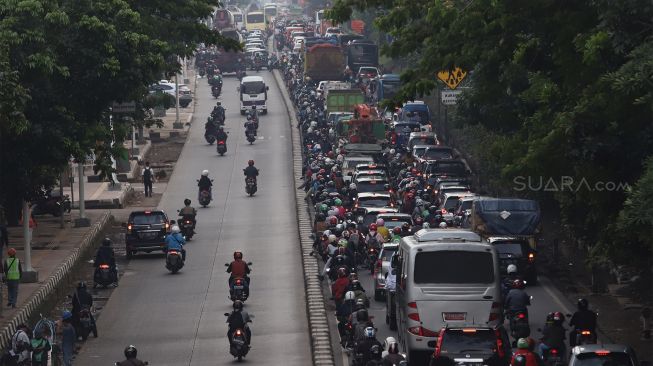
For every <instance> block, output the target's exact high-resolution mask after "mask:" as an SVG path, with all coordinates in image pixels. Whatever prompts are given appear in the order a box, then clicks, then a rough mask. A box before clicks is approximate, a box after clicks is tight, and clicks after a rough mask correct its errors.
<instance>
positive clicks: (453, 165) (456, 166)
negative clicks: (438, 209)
mask: <svg viewBox="0 0 653 366" xmlns="http://www.w3.org/2000/svg"><path fill="white" fill-rule="evenodd" d="M421 170H422V173H424V175H425V176H426V177H427V178H429V177H433V176H435V177H459V178H465V179H468V178H469V176H470V175H471V171H470V170H469V168H468V167H467V164H466V163H465V162H464V161H463V160H460V159H443V160H433V161H426V162H425V163H424V165H423V166H422V167H421ZM428 184H429V185H431V182H428Z"/></svg>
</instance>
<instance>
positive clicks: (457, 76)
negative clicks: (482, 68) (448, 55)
mask: <svg viewBox="0 0 653 366" xmlns="http://www.w3.org/2000/svg"><path fill="white" fill-rule="evenodd" d="M465 76H467V71H463V69H461V68H460V67H456V68H455V69H453V70H442V71H440V72H438V79H440V80H442V81H443V82H444V83H445V84H447V86H448V87H449V89H456V88H457V87H458V85H459V84H460V82H461V81H463V79H465Z"/></svg>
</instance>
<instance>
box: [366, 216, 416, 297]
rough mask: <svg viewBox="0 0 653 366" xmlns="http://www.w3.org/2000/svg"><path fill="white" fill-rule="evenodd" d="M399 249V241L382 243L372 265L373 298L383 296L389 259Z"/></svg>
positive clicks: (388, 269)
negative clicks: (373, 265) (376, 258)
mask: <svg viewBox="0 0 653 366" xmlns="http://www.w3.org/2000/svg"><path fill="white" fill-rule="evenodd" d="M409 216H410V215H409ZM397 249H399V243H394V242H393V243H384V244H383V247H381V251H380V252H379V259H378V260H377V262H376V264H375V267H374V300H376V301H382V300H383V299H384V298H385V276H386V274H387V273H388V271H390V260H391V259H392V256H393V255H394V254H395V253H396V252H397Z"/></svg>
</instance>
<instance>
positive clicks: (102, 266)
mask: <svg viewBox="0 0 653 366" xmlns="http://www.w3.org/2000/svg"><path fill="white" fill-rule="evenodd" d="M100 269H109V265H108V264H100Z"/></svg>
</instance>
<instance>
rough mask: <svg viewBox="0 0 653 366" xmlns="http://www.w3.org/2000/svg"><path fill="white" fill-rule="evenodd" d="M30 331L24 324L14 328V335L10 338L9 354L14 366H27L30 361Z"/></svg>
mask: <svg viewBox="0 0 653 366" xmlns="http://www.w3.org/2000/svg"><path fill="white" fill-rule="evenodd" d="M30 333H31V332H30V329H29V327H27V325H25V324H20V325H18V326H17V327H16V333H14V336H13V337H11V353H12V356H13V358H14V360H15V361H16V363H15V364H16V365H29V363H30V361H31V360H32V358H31V355H30V350H31V348H32V347H31V342H30V339H29V338H30V336H29V334H30Z"/></svg>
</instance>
